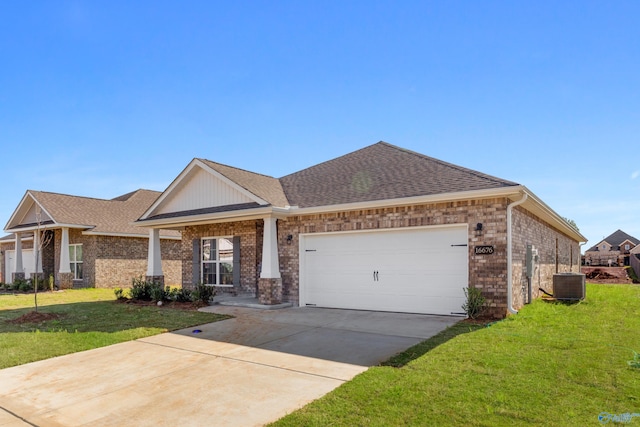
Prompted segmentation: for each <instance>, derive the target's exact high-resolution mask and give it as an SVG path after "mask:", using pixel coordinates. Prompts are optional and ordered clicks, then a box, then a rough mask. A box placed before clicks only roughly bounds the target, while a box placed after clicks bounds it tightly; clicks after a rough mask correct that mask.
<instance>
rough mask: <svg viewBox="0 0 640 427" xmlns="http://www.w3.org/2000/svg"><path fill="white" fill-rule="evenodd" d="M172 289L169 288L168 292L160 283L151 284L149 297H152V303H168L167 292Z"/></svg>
mask: <svg viewBox="0 0 640 427" xmlns="http://www.w3.org/2000/svg"><path fill="white" fill-rule="evenodd" d="M169 290H170V288H169V287H168V286H167V290H166V291H165V289H164V288H163V287H162V285H160V284H159V283H151V286H150V287H149V295H151V301H167V300H168V298H167V291H169Z"/></svg>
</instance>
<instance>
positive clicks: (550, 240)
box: [505, 207, 581, 309]
mask: <svg viewBox="0 0 640 427" xmlns="http://www.w3.org/2000/svg"><path fill="white" fill-rule="evenodd" d="M512 231H513V288H512V292H513V305H514V307H515V308H516V309H517V308H520V307H522V306H523V305H524V302H525V300H526V295H527V277H526V266H525V262H526V250H527V244H532V245H534V246H535V247H536V248H537V249H538V255H539V264H538V270H537V271H536V272H535V273H534V277H533V279H532V284H531V286H532V289H533V292H532V296H533V298H534V299H535V298H538V297H540V296H542V292H541V291H539V288H542V289H544V290H545V291H547V292H548V293H552V292H553V275H554V274H555V273H580V262H581V257H580V246H579V244H578V242H575V241H573V240H572V239H570V238H569V237H567V236H566V235H564V234H562V233H560V232H558V231H557V230H555V229H553V228H551V227H549V226H548V225H547V224H546V223H544V222H542V221H541V220H540V219H539V218H537V217H535V216H533V215H532V214H531V213H529V212H527V211H525V210H523V209H522V208H520V207H517V208H515V209H514V211H513V229H512ZM505 301H506V300H505Z"/></svg>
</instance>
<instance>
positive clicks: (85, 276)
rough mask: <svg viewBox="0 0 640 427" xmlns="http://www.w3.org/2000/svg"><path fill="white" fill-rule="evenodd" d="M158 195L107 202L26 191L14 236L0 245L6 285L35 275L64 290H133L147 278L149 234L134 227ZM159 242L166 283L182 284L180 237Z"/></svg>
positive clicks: (169, 234)
mask: <svg viewBox="0 0 640 427" xmlns="http://www.w3.org/2000/svg"><path fill="white" fill-rule="evenodd" d="M159 195H160V193H159V192H157V191H150V190H137V191H134V192H131V193H128V194H125V195H122V196H120V197H116V198H115V199H111V200H103V199H94V198H88V197H79V196H70V195H65V194H56V193H48V192H44V191H32V190H28V191H27V192H26V193H25V195H24V197H23V198H22V200H21V201H20V203H19V204H18V206H17V208H16V209H15V211H14V212H13V214H12V215H11V218H10V219H9V222H8V223H7V225H6V226H5V232H7V233H11V235H9V236H7V237H5V238H3V239H0V253H1V254H2V258H3V259H2V262H1V263H0V264H1V265H0V269H1V270H2V280H3V281H4V282H6V283H11V282H12V281H13V280H14V279H15V278H30V277H31V276H32V275H33V274H34V273H35V272H36V271H37V272H38V273H39V274H40V275H41V276H42V277H43V278H45V279H47V278H48V277H49V276H50V275H53V276H54V277H55V282H56V284H57V285H58V286H59V287H61V288H69V287H94V286H95V287H113V286H120V287H122V286H130V285H131V280H132V279H133V278H135V277H140V276H142V277H144V276H146V273H147V258H148V248H149V233H148V232H144V230H142V229H140V227H137V226H135V225H134V221H135V220H136V219H137V218H139V217H140V215H142V213H144V212H145V210H147V209H148V208H149V206H151V204H152V203H153V202H154V201H155V200H156V199H157V198H158V196H159ZM158 237H159V239H158V241H157V243H158V245H159V247H160V248H161V252H162V256H163V263H164V265H163V268H164V271H165V274H166V282H167V284H179V283H180V281H181V274H182V271H181V270H182V265H181V261H180V238H181V236H180V232H179V231H175V230H163V231H162V233H160V235H159V236H158ZM34 241H35V244H34ZM46 242H48V244H47V245H46V246H44V247H42V250H41V251H34V247H35V248H39V247H40V246H42V245H43V244H44V243H46ZM35 252H39V254H38V255H39V256H38V259H37V260H36V253H35ZM36 261H37V262H36Z"/></svg>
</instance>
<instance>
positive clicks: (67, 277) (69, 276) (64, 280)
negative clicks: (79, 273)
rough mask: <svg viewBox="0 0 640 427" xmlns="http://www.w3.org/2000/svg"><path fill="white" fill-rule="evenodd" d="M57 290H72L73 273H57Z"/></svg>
mask: <svg viewBox="0 0 640 427" xmlns="http://www.w3.org/2000/svg"><path fill="white" fill-rule="evenodd" d="M58 289H73V273H58Z"/></svg>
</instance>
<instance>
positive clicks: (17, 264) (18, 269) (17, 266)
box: [13, 233, 24, 273]
mask: <svg viewBox="0 0 640 427" xmlns="http://www.w3.org/2000/svg"><path fill="white" fill-rule="evenodd" d="M14 256H15V259H14V260H13V266H14V269H13V272H14V273H24V268H23V267H22V236H20V233H16V252H15V254H14Z"/></svg>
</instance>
